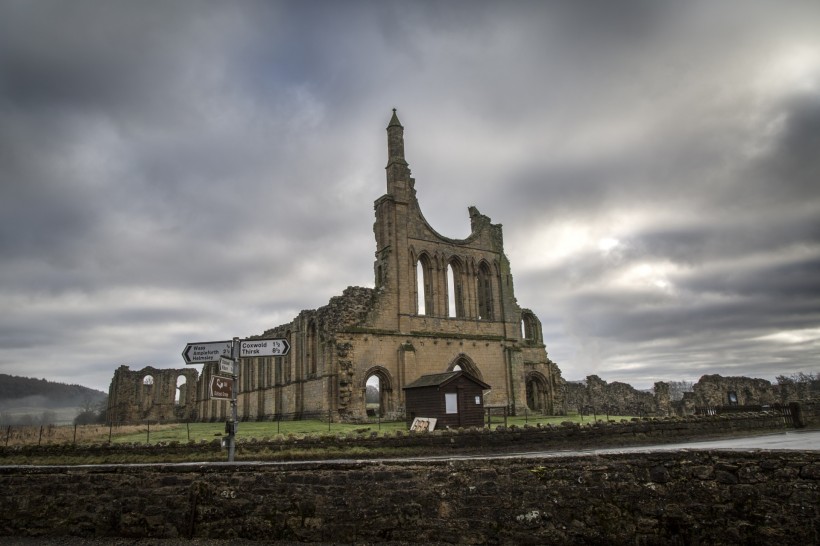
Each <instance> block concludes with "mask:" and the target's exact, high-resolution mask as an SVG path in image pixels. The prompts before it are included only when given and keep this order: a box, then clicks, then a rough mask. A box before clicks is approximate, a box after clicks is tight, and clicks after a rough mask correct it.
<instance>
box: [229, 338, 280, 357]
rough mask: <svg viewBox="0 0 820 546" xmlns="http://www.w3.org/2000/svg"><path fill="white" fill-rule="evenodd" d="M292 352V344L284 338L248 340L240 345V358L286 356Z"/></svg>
mask: <svg viewBox="0 0 820 546" xmlns="http://www.w3.org/2000/svg"><path fill="white" fill-rule="evenodd" d="M288 351H290V343H288V340H287V339H284V338H274V339H246V340H245V341H241V342H240V343H239V356H240V357H246V356H284V355H286V354H288Z"/></svg>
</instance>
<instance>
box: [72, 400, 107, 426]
mask: <svg viewBox="0 0 820 546" xmlns="http://www.w3.org/2000/svg"><path fill="white" fill-rule="evenodd" d="M107 412H108V397H105V398H104V399H103V400H97V401H93V400H91V399H84V400H83V404H82V405H81V406H80V413H78V414H77V416H76V417H75V418H74V424H75V425H93V424H96V423H105V419H106V415H107Z"/></svg>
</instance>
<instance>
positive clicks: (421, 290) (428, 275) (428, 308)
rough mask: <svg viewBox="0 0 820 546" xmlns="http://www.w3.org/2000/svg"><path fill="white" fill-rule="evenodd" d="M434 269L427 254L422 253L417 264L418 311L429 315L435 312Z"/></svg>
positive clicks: (420, 313)
mask: <svg viewBox="0 0 820 546" xmlns="http://www.w3.org/2000/svg"><path fill="white" fill-rule="evenodd" d="M431 279H432V271H431V270H430V261H429V260H428V259H427V256H425V255H422V256H420V257H419V261H418V262H417V264H416V312H417V313H418V314H419V315H429V314H431V313H432V312H433V287H432V285H431V284H430V282H431Z"/></svg>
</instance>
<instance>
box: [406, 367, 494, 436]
mask: <svg viewBox="0 0 820 546" xmlns="http://www.w3.org/2000/svg"><path fill="white" fill-rule="evenodd" d="M488 389H490V386H489V385H488V384H486V383H484V382H483V381H481V380H480V379H476V378H475V377H473V376H471V375H469V374H468V373H466V372H464V371H461V370H459V371H454V372H446V373H436V374H430V375H422V376H421V377H419V378H418V379H416V380H415V381H413V382H412V383H410V384H409V385H407V386H406V387H404V399H405V404H406V411H407V423H408V425H409V424H410V423H412V422H413V420H414V419H415V418H416V417H428V418H435V419H436V420H437V422H436V427H437V428H443V427H480V426H482V425H483V424H484V391H485V390H488Z"/></svg>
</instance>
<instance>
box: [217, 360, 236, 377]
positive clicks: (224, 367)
mask: <svg viewBox="0 0 820 546" xmlns="http://www.w3.org/2000/svg"><path fill="white" fill-rule="evenodd" d="M233 372H234V369H233V359H232V358H226V357H224V356H222V357H219V373H226V374H229V375H233Z"/></svg>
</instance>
